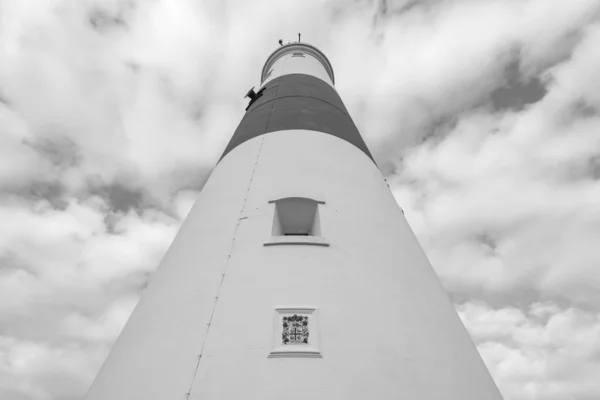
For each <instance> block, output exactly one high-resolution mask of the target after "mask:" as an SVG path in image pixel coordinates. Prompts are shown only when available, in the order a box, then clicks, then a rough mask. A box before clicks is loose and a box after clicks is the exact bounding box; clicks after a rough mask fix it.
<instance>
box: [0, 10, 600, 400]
mask: <svg viewBox="0 0 600 400" xmlns="http://www.w3.org/2000/svg"><path fill="white" fill-rule="evenodd" d="M275 15H277V18H273V16H275ZM599 15H600V2H599V1H598V0H578V1H569V2H565V1H558V0H556V1H548V0H525V1H521V0H508V1H506V0H502V1H501V0H485V1H481V0H422V1H414V0H397V1H389V0H388V1H385V0H382V1H374V0H373V1H367V0H364V1H361V0H357V1H351V2H348V1H342V0H331V1H301V2H300V1H297V2H296V1H294V2H291V1H286V2H267V1H255V2H244V1H216V0H215V1H203V2H198V1H193V0H170V1H166V0H157V1H152V2H145V1H138V0H85V1H73V0H36V1H32V0H29V1H9V0H0V155H1V156H0V221H2V223H1V224H0V397H2V398H7V399H11V400H12V399H15V400H17V399H27V400H37V399H49V400H55V399H61V400H64V399H74V398H80V397H81V395H82V394H83V393H84V392H85V390H86V389H87V387H88V386H89V384H90V383H91V379H92V378H93V376H94V375H95V373H96V371H97V370H98V368H99V367H100V364H101V362H102V361H103V359H104V357H105V356H106V354H107V352H108V350H109V348H110V346H111V344H112V343H113V341H114V340H115V338H116V337H117V336H118V333H119V332H120V329H121V328H122V326H123V324H124V323H125V321H126V320H127V318H128V316H129V314H130V313H131V310H132V309H133V307H134V306H135V303H136V302H137V299H138V296H139V293H140V291H141V290H142V288H143V287H144V285H145V284H146V282H147V279H148V276H149V275H150V274H151V272H152V271H153V270H154V268H155V267H156V266H157V264H158V263H159V261H160V259H161V257H162V255H163V254H164V252H165V251H166V249H167V247H168V245H169V243H170V241H171V240H172V238H173V236H174V235H175V233H176V231H177V229H178V227H179V225H180V223H181V221H182V220H183V219H184V218H185V216H186V215H187V212H188V211H189V209H190V207H191V205H192V204H193V201H194V199H195V197H196V196H197V194H198V192H199V190H200V189H201V188H202V186H203V184H204V182H205V180H206V179H207V177H208V175H209V173H210V169H211V168H212V166H213V165H214V164H215V162H216V160H218V158H219V156H220V152H221V151H222V150H223V148H224V147H225V145H226V143H227V141H228V140H229V138H230V136H231V134H232V132H233V131H234V129H235V127H236V125H237V123H238V122H239V120H240V118H241V117H242V115H243V112H244V107H245V102H244V100H243V98H242V97H243V95H244V93H245V92H246V91H247V90H248V89H249V88H250V87H251V86H253V85H256V84H257V83H258V78H259V74H260V70H261V68H262V63H263V62H264V60H265V58H266V56H267V55H268V54H269V53H270V52H271V51H272V50H273V49H274V48H275V47H276V46H277V40H278V39H280V38H281V39H283V40H284V41H288V40H289V41H291V40H295V39H296V35H297V32H302V34H303V36H302V37H303V39H304V40H306V41H308V42H310V43H313V44H315V45H316V46H318V47H319V48H321V49H322V50H324V51H325V53H326V54H327V56H328V58H329V59H330V60H331V61H332V63H333V66H334V69H335V73H336V86H337V90H338V92H339V93H340V95H341V96H342V98H343V99H344V101H345V103H346V105H347V107H348V109H349V110H350V113H351V115H352V116H353V118H354V119H355V121H356V123H357V125H358V126H359V128H360V130H361V132H362V134H363V136H364V138H365V140H366V141H367V143H368V145H369V146H370V148H371V150H372V152H373V154H374V155H375V157H376V159H377V162H378V164H379V165H380V167H381V169H382V171H383V173H384V175H385V176H386V178H387V179H388V182H389V183H390V187H391V189H392V191H393V193H394V195H395V197H396V199H397V200H398V203H399V204H400V205H401V206H402V207H403V209H404V210H405V213H406V216H407V218H408V220H409V223H410V224H411V226H412V227H413V229H414V230H415V232H416V234H417V236H418V237H419V240H420V242H421V243H422V244H423V247H424V248H425V250H426V252H427V254H428V255H429V257H430V259H431V261H432V263H433V265H434V267H435V268H436V270H437V272H438V274H439V275H440V277H441V279H442V281H443V283H444V285H445V286H446V288H447V289H448V290H449V292H450V294H451V297H452V298H453V299H454V300H455V302H456V303H457V304H458V306H457V309H458V311H459V313H460V315H461V317H462V318H463V320H464V321H465V324H466V326H467V328H468V329H469V331H470V333H471V335H472V336H473V338H474V340H475V342H476V343H477V344H478V347H479V350H480V352H481V354H482V355H483V357H484V359H485V361H486V363H487V364H488V366H489V367H490V370H491V372H492V374H493V375H494V377H495V379H496V380H497V382H498V384H499V386H500V389H501V390H502V392H503V393H504V395H505V398H506V399H507V400H509V399H510V400H512V399H514V400H520V399H563V398H569V397H571V398H578V399H588V398H589V399H592V398H597V397H598V396H600V388H599V387H598V385H597V384H596V382H597V381H600V377H599V376H598V373H597V371H598V370H599V368H598V367H599V366H598V365H597V361H596V359H597V354H598V342H597V339H594V335H595V337H598V329H599V328H598V327H599V323H598V320H599V315H598V312H599V310H598V304H599V303H598V301H599V300H600V298H599V296H598V293H599V289H600V275H599V273H598V271H597V268H596V266H597V265H598V263H599V261H600V255H599V253H598V251H597V250H596V248H595V247H596V245H595V244H596V242H597V241H598V239H599V237H600V216H599V214H598V212H597V209H598V207H597V204H600V184H599V183H598V182H599V179H600V153H598V151H597V149H598V148H600V146H599V145H600V143H599V137H600V136H598V134H597V132H599V131H600V117H599V115H600V114H599V110H600V94H599V93H598V91H597V90H596V87H595V85H594V82H598V81H599V80H600V76H599V74H600V73H599V71H600V53H599V52H598V51H596V49H597V48H598V45H599V44H600V22H599Z"/></svg>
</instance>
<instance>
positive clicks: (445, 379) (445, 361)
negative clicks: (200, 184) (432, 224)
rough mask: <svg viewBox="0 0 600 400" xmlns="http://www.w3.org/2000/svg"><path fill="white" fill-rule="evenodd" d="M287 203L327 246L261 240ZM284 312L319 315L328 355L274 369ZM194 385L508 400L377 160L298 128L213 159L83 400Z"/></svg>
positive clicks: (267, 395)
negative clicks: (315, 204) (314, 218)
mask: <svg viewBox="0 0 600 400" xmlns="http://www.w3.org/2000/svg"><path fill="white" fill-rule="evenodd" d="M294 196H301V197H308V198H313V199H315V200H320V201H325V204H320V205H319V215H320V224H321V234H322V236H323V237H324V238H326V239H327V241H328V242H329V244H330V246H329V247H324V246H309V245H278V246H264V245H263V243H264V242H265V241H268V240H269V238H270V237H271V234H272V227H273V213H274V204H272V203H269V201H270V200H276V199H280V198H284V197H294ZM223 274H224V275H223ZM217 296H218V299H215V297H217ZM288 307H298V308H302V307H307V308H317V309H318V315H319V317H318V318H319V320H318V324H319V327H318V329H319V350H320V351H321V353H322V356H323V358H285V357H284V358H267V357H268V355H269V353H270V352H271V350H272V349H273V347H274V331H275V330H276V329H277V328H278V327H277V326H274V322H273V321H274V312H275V311H274V310H275V309H276V308H288ZM211 315H212V320H211ZM209 321H212V322H211V324H210V326H209V325H207V324H208V323H209ZM207 328H208V329H207ZM207 332H208V333H207ZM201 352H202V358H201V359H200V362H199V363H198V355H199V354H200V353H201ZM197 365H198V369H197V371H196V366H197ZM190 388H191V392H190V395H189V399H190V400H200V399H238V398H250V399H265V400H269V399H286V400H295V399H303V400H305V399H307V398H310V399H316V400H318V399H328V400H330V399H340V398H344V399H350V400H352V399H356V400H358V399H360V400H364V399H365V398H373V399H419V400H483V399H486V400H497V399H501V396H500V394H499V392H498V391H497V389H496V387H495V384H494V383H493V381H492V379H491V377H490V375H489V374H488V372H487V370H486V368H485V366H484V364H483V362H482V361H481V358H480V357H479V354H478V353H477V351H476V349H475V347H474V345H473V344H472V342H471V339H470V337H469V335H468V333H467V332H466V330H465V329H464V327H463V325H462V323H461V321H460V319H459V318H458V316H457V314H456V312H455V310H454V308H453V307H452V305H451V303H450V302H449V300H448V298H447V296H446V293H445V292H444V290H443V288H442V287H441V285H440V283H439V281H438V279H437V277H436V275H435V273H434V271H433V270H432V268H431V266H430V264H429V262H428V261H427V259H426V257H425V255H424V253H423V251H422V250H421V248H420V246H419V244H418V243H417V240H416V238H415V236H414V235H413V233H412V231H411V230H410V228H409V226H408V224H407V222H406V220H405V218H404V216H403V214H402V212H401V210H400V208H399V207H398V205H397V204H396V202H395V200H394V198H393V196H392V194H391V192H390V190H389V188H388V187H387V185H386V183H385V181H384V179H383V178H382V176H381V174H380V172H379V170H378V169H377V167H376V165H375V164H374V163H373V161H372V160H370V159H369V158H368V157H367V156H366V155H365V154H364V153H363V152H362V151H360V150H359V149H358V148H356V147H354V146H353V145H351V144H349V143H348V142H346V141H344V140H341V139H339V138H337V137H334V136H332V135H328V134H324V133H321V132H314V131H305V130H289V131H283V132H273V133H269V134H266V135H262V136H259V137H256V138H254V139H252V140H250V141H247V142H245V143H243V144H241V145H240V146H238V147H237V148H235V149H234V150H233V151H231V152H230V153H229V154H228V155H227V156H226V157H225V158H224V159H223V160H221V162H220V163H219V164H218V165H217V167H216V168H215V170H214V171H213V173H212V175H211V177H210V179H209V180H208V182H207V184H206V186H205V187H204V189H203V191H202V193H201V195H200V196H199V198H198V200H197V202H196V204H195V205H194V207H193V208H192V210H191V212H190V214H189V216H188V218H187V220H186V221H185V223H184V225H183V226H182V228H181V230H180V232H179V233H178V235H177V237H176V238H175V240H174V242H173V244H172V246H171V248H170V249H169V251H168V253H167V255H166V256H165V258H164V260H163V262H162V263H161V265H160V267H159V269H158V270H157V272H156V273H155V275H154V276H153V278H152V280H151V283H150V285H149V286H148V288H147V289H146V291H145V292H144V294H143V297H142V300H141V301H140V303H139V305H138V307H137V308H136V310H135V311H134V314H133V315H132V317H131V319H130V321H129V322H128V324H127V326H126V327H125V329H124V331H123V333H122V335H121V336H120V337H119V339H118V341H117V343H116V344H115V346H114V348H113V351H112V353H111V355H110V356H109V358H108V360H107V361H106V363H105V365H104V367H103V368H102V370H101V372H100V374H99V375H98V378H97V379H96V381H95V384H94V385H93V387H92V389H91V391H90V393H89V394H88V396H87V399H88V400H106V399H110V400H137V399H140V400H142V399H143V400H163V399H167V398H168V399H182V400H183V399H186V393H188V391H189V390H190Z"/></svg>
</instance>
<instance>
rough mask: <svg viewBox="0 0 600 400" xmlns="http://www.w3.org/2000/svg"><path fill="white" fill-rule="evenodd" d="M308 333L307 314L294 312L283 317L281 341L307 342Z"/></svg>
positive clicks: (285, 342)
mask: <svg viewBox="0 0 600 400" xmlns="http://www.w3.org/2000/svg"><path fill="white" fill-rule="evenodd" d="M308 335H309V332H308V317H307V316H305V315H297V314H294V315H292V316H289V317H283V331H282V333H281V342H282V343H283V344H303V343H308Z"/></svg>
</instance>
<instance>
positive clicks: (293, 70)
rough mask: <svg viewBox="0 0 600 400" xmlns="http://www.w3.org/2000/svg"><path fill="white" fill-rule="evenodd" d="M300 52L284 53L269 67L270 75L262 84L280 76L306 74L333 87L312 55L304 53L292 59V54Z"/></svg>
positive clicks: (321, 66)
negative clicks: (302, 55)
mask: <svg viewBox="0 0 600 400" xmlns="http://www.w3.org/2000/svg"><path fill="white" fill-rule="evenodd" d="M300 52H301V51H300V50H297V49H296V50H294V51H293V52H291V53H286V54H284V55H283V56H281V57H280V58H278V59H277V61H275V62H274V63H273V65H272V67H271V70H272V71H273V72H271V75H269V77H268V78H267V79H265V81H264V82H263V83H262V85H264V84H265V83H267V82H269V81H270V80H272V79H275V78H277V77H279V76H282V75H287V74H308V75H312V76H314V77H316V78H319V79H321V80H323V81H325V82H327V83H328V84H329V85H331V86H333V82H332V81H331V78H330V77H329V75H328V74H327V70H326V69H325V67H323V64H321V62H320V61H319V60H317V59H316V58H315V57H313V56H312V55H310V54H308V53H306V52H304V53H303V54H304V57H294V56H293V54H294V53H300Z"/></svg>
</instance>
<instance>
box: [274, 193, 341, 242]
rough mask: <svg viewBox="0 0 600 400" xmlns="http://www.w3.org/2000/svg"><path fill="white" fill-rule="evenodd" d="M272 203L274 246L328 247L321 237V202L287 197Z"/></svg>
mask: <svg viewBox="0 0 600 400" xmlns="http://www.w3.org/2000/svg"><path fill="white" fill-rule="evenodd" d="M270 203H274V210H273V226H272V230H271V240H270V241H269V242H267V243H265V246H269V245H275V244H313V245H321V246H329V244H328V243H327V241H326V240H325V239H324V238H323V237H321V221H320V215H319V205H320V204H324V202H323V201H317V200H313V199H307V198H305V197H287V198H283V199H279V200H274V201H270Z"/></svg>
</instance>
